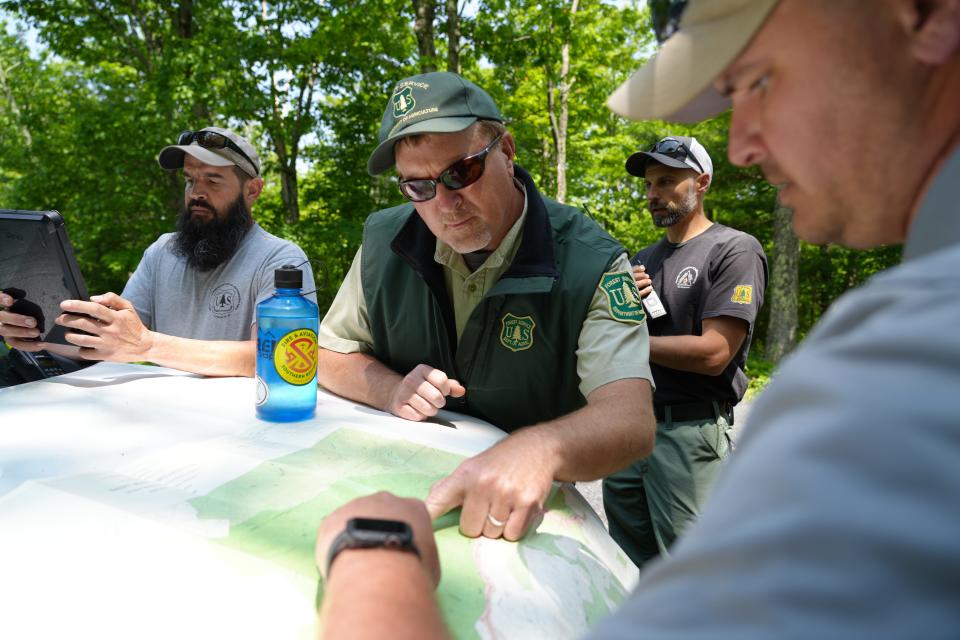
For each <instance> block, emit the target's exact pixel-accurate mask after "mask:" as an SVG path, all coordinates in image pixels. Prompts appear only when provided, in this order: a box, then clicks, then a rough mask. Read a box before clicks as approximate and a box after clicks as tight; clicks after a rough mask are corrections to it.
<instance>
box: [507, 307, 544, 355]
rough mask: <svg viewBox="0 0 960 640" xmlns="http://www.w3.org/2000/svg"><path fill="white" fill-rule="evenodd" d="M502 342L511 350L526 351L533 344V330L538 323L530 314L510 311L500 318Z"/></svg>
mask: <svg viewBox="0 0 960 640" xmlns="http://www.w3.org/2000/svg"><path fill="white" fill-rule="evenodd" d="M500 326H501V329H500V344H502V345H503V346H505V347H506V348H507V349H510V351H513V352H517V351H526V350H527V349H529V348H530V347H532V346H533V330H534V329H535V328H536V326H537V323H536V322H534V321H533V318H532V317H530V316H515V315H513V314H512V313H508V314H506V315H505V316H503V318H501V319H500Z"/></svg>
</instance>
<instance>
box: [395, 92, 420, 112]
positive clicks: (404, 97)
mask: <svg viewBox="0 0 960 640" xmlns="http://www.w3.org/2000/svg"><path fill="white" fill-rule="evenodd" d="M415 106H417V101H416V99H415V98H414V97H413V89H411V88H410V87H409V86H406V87H401V88H400V89H398V90H397V92H396V93H394V94H393V117H394V118H400V117H402V116H405V115H407V114H408V113H410V112H411V111H413V108H414V107H415Z"/></svg>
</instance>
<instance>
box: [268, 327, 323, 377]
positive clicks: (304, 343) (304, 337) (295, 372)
mask: <svg viewBox="0 0 960 640" xmlns="http://www.w3.org/2000/svg"><path fill="white" fill-rule="evenodd" d="M273 366H274V368H275V369H276V370H277V375H279V376H280V377H281V378H283V380H284V382H289V383H290V384H292V385H297V386H303V385H305V384H310V383H311V382H313V379H314V377H316V375H317V334H316V333H314V332H313V330H312V329H294V330H293V331H291V332H290V333H288V334H286V335H285V336H283V337H282V338H280V340H278V341H277V346H276V348H275V349H274V350H273Z"/></svg>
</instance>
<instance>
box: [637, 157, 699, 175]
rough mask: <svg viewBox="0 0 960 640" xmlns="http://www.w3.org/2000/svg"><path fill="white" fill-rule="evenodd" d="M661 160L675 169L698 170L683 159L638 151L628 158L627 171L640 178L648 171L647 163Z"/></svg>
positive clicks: (661, 162) (660, 161)
mask: <svg viewBox="0 0 960 640" xmlns="http://www.w3.org/2000/svg"><path fill="white" fill-rule="evenodd" d="M651 160H653V161H654V162H659V163H660V164H663V165H666V166H668V167H673V168H674V169H690V170H691V171H696V169H694V168H693V167H691V166H690V165H688V164H687V163H686V162H684V161H683V160H677V159H676V158H671V157H670V156H665V155H663V154H662V153H652V152H650V151H638V152H636V153H635V154H633V155H632V156H630V157H629V158H627V173H629V174H630V175H633V176H637V177H638V178H642V177H643V176H645V175H646V173H647V165H648V164H649V163H650V161H651Z"/></svg>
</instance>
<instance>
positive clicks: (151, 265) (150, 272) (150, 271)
mask: <svg viewBox="0 0 960 640" xmlns="http://www.w3.org/2000/svg"><path fill="white" fill-rule="evenodd" d="M159 244H160V242H159V241H158V242H154V243H153V244H151V245H150V246H149V247H147V250H146V251H144V252H143V257H141V258H140V264H138V265H137V268H136V270H134V272H133V275H132V276H130V279H129V280H127V284H126V286H125V287H124V288H123V293H121V294H120V297H121V298H125V299H127V300H129V301H130V304H132V305H133V308H134V309H136V311H137V315H138V316H140V322H142V323H143V325H144V326H145V327H147V328H148V329H150V330H153V329H154V318H155V317H156V314H155V310H154V308H153V304H154V299H153V292H154V291H155V289H156V287H155V286H154V285H155V280H156V276H155V275H154V274H155V273H156V268H157V264H156V263H157V260H159V255H160V250H161V249H160V247H159Z"/></svg>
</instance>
